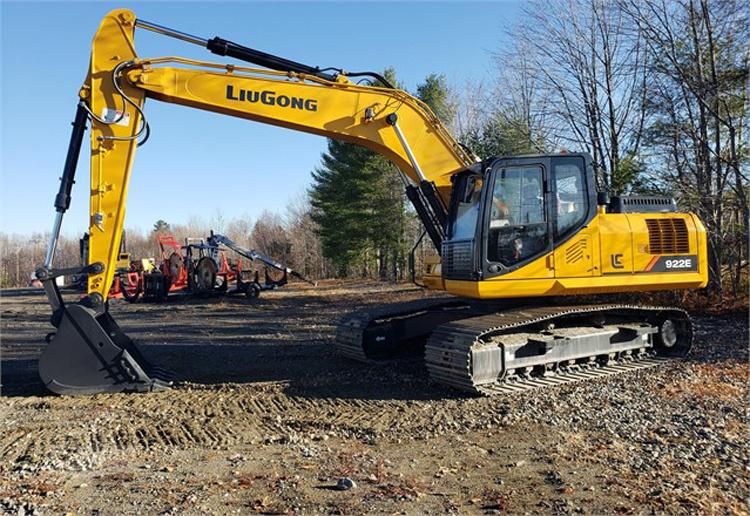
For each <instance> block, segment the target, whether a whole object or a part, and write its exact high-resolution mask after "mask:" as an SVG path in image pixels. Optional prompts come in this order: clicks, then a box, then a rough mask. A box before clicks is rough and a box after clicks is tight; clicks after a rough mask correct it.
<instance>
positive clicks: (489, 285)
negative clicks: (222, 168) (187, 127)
mask: <svg viewBox="0 0 750 516" xmlns="http://www.w3.org/2000/svg"><path fill="white" fill-rule="evenodd" d="M136 29H141V30H148V31H152V32H156V33H159V34H161V35H164V36H168V37H173V38H178V39H180V40H183V41H185V42H187V43H191V44H196V45H200V46H202V47H205V48H206V49H207V50H209V51H211V52H212V53H214V54H218V55H221V56H228V57H231V58H234V59H235V60H240V61H245V62H249V63H252V64H253V65H255V66H257V68H251V67H245V66H238V65H236V64H216V63H211V62H202V61H196V60H192V59H185V58H181V57H157V58H141V57H138V55H137V53H136V48H135V41H134V35H135V32H136ZM355 81H357V82H355ZM147 98H151V99H155V100H159V101H162V102H170V103H174V104H180V105H183V106H187V107H191V108H196V109H202V110H206V111H212V112H215V113H218V114H222V115H229V116H234V117H239V118H245V119H247V120H250V121H254V122H260V123H264V124H271V125H276V126H281V127H286V128H289V129H293V130H298V131H304V132H308V133H313V134H317V135H321V136H325V137H328V138H334V139H341V140H345V141H348V142H351V143H355V144H359V145H362V146H365V147H367V148H369V149H372V150H374V151H376V152H378V153H380V154H382V155H383V156H385V157H386V158H388V159H389V160H390V161H391V162H392V163H393V164H395V165H396V166H397V167H398V169H399V170H400V171H401V179H402V180H403V183H404V187H405V189H406V195H407V198H408V199H409V200H410V201H411V203H412V204H413V206H414V210H415V212H416V214H417V216H418V217H419V219H420V220H421V222H422V223H423V224H424V229H425V234H426V235H427V236H428V237H429V239H430V240H431V241H432V243H433V244H434V246H435V248H436V249H437V251H438V254H439V258H436V259H433V260H428V261H427V263H425V265H424V270H423V271H422V274H421V276H422V278H423V282H424V285H425V286H426V287H428V288H430V289H434V290H439V291H445V292H447V293H450V294H453V295H454V297H449V296H442V297H438V298H430V299H426V300H418V301H413V302H409V303H400V304H394V305H387V306H381V307H378V308H377V309H373V310H365V311H361V312H357V313H354V314H351V315H350V316H348V317H346V318H345V319H344V320H343V321H342V322H341V323H340V325H339V326H338V329H337V334H336V347H337V349H338V350H340V351H341V353H342V354H343V355H345V356H348V357H351V358H354V359H356V360H365V361H367V360H378V359H384V358H389V357H391V356H393V355H394V354H396V353H398V352H400V351H401V350H403V349H406V348H408V347H410V346H411V345H413V344H415V343H417V344H419V345H420V346H423V349H424V358H425V364H426V367H427V370H428V372H429V375H430V378H431V379H432V380H434V381H436V382H439V383H442V384H447V385H451V386H454V387H457V388H459V389H462V390H465V391H469V392H473V393H480V394H494V393H498V392H514V391H519V390H525V389H529V388H535V387H542V386H550V385H558V384H561V383H565V382H569V381H575V380H581V379H586V378H592V377H596V376H600V375H605V374H611V373H617V372H621V371H629V370H632V369H638V368H641V367H647V366H651V365H654V364H657V363H659V362H660V361H661V360H664V359H665V357H670V356H683V355H685V353H687V351H688V350H689V348H690V345H691V343H692V326H691V321H690V319H689V317H688V315H687V313H686V312H685V311H683V310H681V309H679V308H676V307H652V306H642V305H640V304H635V305H630V304H619V303H615V302H610V301H608V300H607V297H606V295H607V294H613V293H625V292H645V291H652V290H660V289H678V288H679V289H684V288H701V287H704V286H705V285H706V283H707V276H708V272H707V265H706V264H707V260H706V252H707V251H706V233H705V228H704V226H703V224H702V223H701V221H700V220H699V219H698V217H696V216H695V215H694V214H692V213H680V212H677V209H676V205H675V203H674V201H672V200H671V199H668V198H660V197H644V196H631V197H614V196H613V197H612V198H610V197H609V196H608V194H607V193H606V192H597V189H596V186H595V181H594V164H593V163H592V160H591V158H590V157H589V156H588V155H586V154H584V153H563V154H549V155H526V156H512V157H510V156H501V157H484V159H482V160H478V159H476V158H475V157H474V156H473V155H472V154H471V153H470V152H467V150H466V149H465V148H464V147H463V146H462V145H460V144H459V143H458V142H457V141H456V140H455V139H454V138H453V137H452V136H451V134H450V133H449V132H448V130H447V129H446V128H445V127H444V126H443V125H442V124H441V123H440V121H439V120H438V118H437V117H436V116H435V115H434V114H433V113H432V111H431V110H430V109H429V107H428V106H427V105H425V104H424V103H423V102H421V101H419V100H418V99H416V98H414V97H413V96H411V95H409V94H408V93H406V92H404V91H402V90H399V89H397V88H395V87H393V86H392V85H390V84H389V83H388V81H387V80H386V79H385V78H383V77H382V76H380V75H378V74H377V73H373V72H346V71H344V70H341V69H336V68H326V69H320V68H318V67H313V66H308V65H305V64H301V63H297V62H294V61H291V60H288V59H285V58H282V57H278V56H274V55H271V54H268V53H265V52H261V51H258V50H255V49H252V48H248V47H245V46H242V45H239V44H237V43H234V42H231V41H227V40H225V39H222V38H219V37H214V38H212V39H204V38H200V37H197V36H193V35H190V34H186V33H184V32H180V31H177V30H174V29H170V28H168V27H164V26H161V25H158V24H155V23H151V22H148V21H145V20H141V19H138V18H137V17H136V16H135V14H134V13H133V12H131V11H129V10H125V9H120V10H115V11H112V12H110V13H109V14H107V15H106V16H105V17H104V19H103V20H102V22H101V25H100V27H99V30H98V31H97V33H96V35H95V36H94V40H93V44H92V51H91V63H90V67H89V71H88V75H87V76H86V79H85V82H84V84H83V87H82V88H81V90H80V92H79V100H78V107H77V110H76V115H75V120H74V122H73V130H72V135H71V139H70V144H69V149H68V155H67V160H66V162H65V166H64V169H63V175H62V177H61V182H60V190H59V193H58V195H57V197H56V199H55V208H56V211H57V217H56V219H55V223H54V226H53V229H52V233H51V239H50V243H49V247H48V250H47V254H46V258H45V262H44V265H43V266H41V267H40V268H39V270H38V271H37V276H38V277H39V279H41V280H42V281H43V284H44V287H45V289H46V294H47V297H48V299H49V302H50V304H51V305H52V311H53V315H52V324H53V326H54V327H55V331H54V332H53V333H50V334H49V335H48V336H47V342H48V346H47V347H46V348H45V351H44V352H43V354H42V355H41V357H40V360H39V373H40V376H41V378H42V380H43V382H44V384H45V385H46V386H47V388H48V389H50V390H51V391H53V392H56V393H61V394H88V393H98V392H119V391H141V392H143V391H153V390H160V389H166V388H170V386H171V385H172V383H171V381H170V380H169V379H168V378H166V377H165V376H164V371H162V370H160V369H158V368H155V367H152V366H151V365H149V364H148V363H147V362H146V360H145V359H144V357H143V356H142V355H141V353H140V352H139V351H138V348H137V347H136V346H135V344H134V343H133V342H132V341H131V340H130V339H129V338H128V337H127V336H126V334H125V333H124V332H123V331H122V330H121V329H120V328H119V327H118V325H117V324H116V323H115V321H114V319H113V318H112V316H111V315H110V312H109V309H108V303H107V294H108V290H109V287H110V285H111V284H112V280H113V277H114V274H115V272H116V264H117V258H118V251H119V248H120V238H121V235H122V229H123V223H124V220H125V203H126V199H127V193H128V182H129V179H130V174H131V169H132V165H133V159H134V157H135V152H136V148H137V147H138V146H139V145H141V144H143V143H144V142H145V140H146V139H147V138H148V134H149V125H148V121H147V117H146V112H145V111H144V102H145V100H146V99H147ZM89 121H90V123H91V188H90V190H89V191H90V213H89V235H90V243H89V249H90V251H89V257H88V264H87V265H85V267H83V269H75V270H72V269H55V268H54V267H53V260H54V255H55V248H56V246H57V241H58V237H59V234H60V227H61V224H62V219H63V214H64V213H65V211H66V210H67V208H68V207H69V204H70V193H71V188H72V185H73V182H74V173H75V168H76V163H77V161H78V157H79V153H80V148H81V143H82V141H83V137H84V133H85V130H86V126H87V123H88V122H89ZM239 143H240V142H239V141H238V144H239ZM423 236H424V234H423ZM80 273H85V274H87V275H88V293H87V295H86V296H85V297H84V298H83V299H81V300H79V301H77V302H75V303H66V302H65V301H64V300H63V298H62V296H61V294H60V292H59V290H58V288H57V286H56V283H55V281H54V279H55V277H57V276H60V275H63V274H80ZM581 295H599V297H598V298H597V302H596V303H591V302H589V304H582V302H581V301H579V298H577V297H571V296H581ZM589 298H590V296H589Z"/></svg>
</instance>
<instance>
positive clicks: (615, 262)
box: [610, 254, 625, 269]
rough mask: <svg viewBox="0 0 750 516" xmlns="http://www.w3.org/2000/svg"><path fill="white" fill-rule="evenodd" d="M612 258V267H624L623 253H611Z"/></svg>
mask: <svg viewBox="0 0 750 516" xmlns="http://www.w3.org/2000/svg"><path fill="white" fill-rule="evenodd" d="M610 256H611V258H612V267H614V268H615V269H622V268H624V267H625V266H624V265H623V264H622V255H621V254H613V255H610Z"/></svg>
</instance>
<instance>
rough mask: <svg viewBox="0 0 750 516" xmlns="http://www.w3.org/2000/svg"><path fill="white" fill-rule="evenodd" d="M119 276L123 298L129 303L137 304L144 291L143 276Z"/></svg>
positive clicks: (122, 273)
mask: <svg viewBox="0 0 750 516" xmlns="http://www.w3.org/2000/svg"><path fill="white" fill-rule="evenodd" d="M118 276H119V278H118V279H119V280H120V292H122V297H124V298H125V300H126V301H127V302H128V303H135V302H137V301H138V299H139V298H140V297H141V292H142V291H143V285H142V283H141V275H140V274H138V273H137V272H121V273H120V274H119V275H118Z"/></svg>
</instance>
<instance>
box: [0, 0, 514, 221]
mask: <svg viewBox="0 0 750 516" xmlns="http://www.w3.org/2000/svg"><path fill="white" fill-rule="evenodd" d="M0 6H1V8H2V11H1V14H0V16H1V17H2V20H1V27H2V65H1V66H2V90H1V97H2V104H1V105H0V109H1V114H2V133H0V136H1V138H2V149H1V151H2V157H1V158H0V159H1V161H0V164H1V166H2V182H1V183H0V190H1V192H0V194H1V195H0V231H4V232H6V233H20V234H24V233H26V234H28V233H31V232H46V231H49V229H50V227H51V224H52V220H53V216H54V208H53V207H52V203H53V200H54V196H55V193H56V192H57V188H58V177H59V176H60V173H61V170H62V165H63V162H64V160H65V153H66V150H67V145H68V139H69V136H70V122H71V120H72V118H73V114H74V110H75V104H76V100H77V92H78V88H79V87H80V85H81V81H82V80H83V79H84V76H85V74H86V67H87V64H88V59H89V52H90V42H91V38H92V36H93V34H94V31H95V30H96V28H97V27H98V24H99V21H100V19H101V18H102V16H103V15H104V14H106V13H107V12H108V11H109V10H111V9H114V8H118V7H128V8H131V9H133V11H135V13H136V15H137V16H138V17H139V18H142V19H145V20H148V21H152V22H155V23H158V24H161V25H165V26H168V27H172V28H175V29H178V30H181V31H183V32H188V33H191V34H195V35H198V36H203V37H207V38H210V37H213V36H221V37H223V38H226V39H229V40H233V41H236V42H238V43H240V44H244V45H246V46H250V47H254V48H257V49H260V50H263V51H266V52H270V53H274V54H278V55H281V56H284V57H287V58H290V59H294V60H296V61H301V62H303V63H307V64H311V65H319V66H321V67H326V66H337V67H342V68H344V69H349V70H374V71H381V70H383V69H384V68H386V67H388V66H392V67H394V68H395V69H396V71H397V74H398V77H399V79H400V80H401V81H402V82H403V83H404V84H405V86H406V87H407V88H408V89H409V90H411V91H413V90H414V89H415V88H416V85H417V84H418V83H419V82H420V81H421V80H422V79H423V78H424V77H425V76H426V75H427V74H429V73H432V72H436V73H443V74H445V76H446V78H447V79H448V81H449V83H450V84H451V85H452V86H453V87H454V88H456V89H457V90H460V88H461V86H462V85H463V84H464V82H465V81H466V80H467V79H471V80H481V79H484V78H486V77H487V76H488V74H490V73H491V70H492V65H491V58H490V52H491V51H493V50H496V49H498V48H499V46H500V45H501V44H502V42H503V41H504V40H505V35H504V30H505V29H506V28H507V27H509V26H510V25H511V24H512V23H514V22H515V20H516V18H517V16H518V13H519V9H520V6H519V4H518V3H513V2H507V3H506V2H492V3H472V2H455V3H454V2H443V3H422V2H420V3H395V2H381V3H354V2H349V3H343V2H327V3H317V2H316V3H313V2H305V3H281V2H276V3H251V2H234V3H218V2H200V3H199V2H185V3H182V2H180V3H178V2H144V3H135V2H122V3H117V4H113V3H107V2H96V3H94V2H88V3H84V2H75V3H73V2H40V3H35V2H28V1H27V2H8V1H5V0H0ZM136 45H137V48H138V51H139V55H141V56H144V57H146V56H148V57H154V56H167V55H181V56H185V57H193V58H197V59H203V60H207V61H219V62H223V60H225V58H221V57H220V56H215V55H213V54H211V53H209V52H208V51H206V50H204V49H201V48H200V47H197V46H194V45H189V44H186V43H182V42H180V41H177V40H173V39H171V38H165V37H163V36H159V35H156V34H153V33H150V32H146V31H142V30H138V31H137V32H136ZM146 111H147V114H148V117H149V122H150V124H151V129H152V134H151V139H150V140H149V142H148V143H147V144H146V145H144V146H143V147H141V148H140V149H139V150H138V154H137V156H136V160H135V165H134V169H133V176H132V179H131V185H130V192H129V199H128V211H127V215H126V221H125V225H126V227H128V228H138V229H141V230H145V229H148V228H150V226H151V225H152V224H153V223H154V222H155V221H156V220H157V219H160V218H162V219H165V220H167V221H169V222H171V223H184V222H187V221H188V219H189V218H190V216H191V215H193V216H195V215H198V216H201V217H203V218H204V219H210V218H211V217H212V216H214V215H216V213H217V210H220V212H221V215H222V216H223V217H224V218H225V219H227V220H228V219H231V218H234V217H240V216H245V217H247V216H249V217H251V218H252V219H253V220H254V219H255V218H256V217H257V216H258V215H259V214H260V213H261V212H262V211H263V210H264V209H268V210H271V211H276V212H280V213H281V212H283V211H284V209H285V207H286V205H287V203H288V202H289V200H290V199H292V198H294V197H296V196H297V195H299V194H300V193H301V192H303V191H304V190H305V189H306V188H307V186H308V185H309V184H310V171H311V170H312V169H313V167H315V166H316V165H317V164H318V162H319V158H320V154H321V152H322V151H323V150H324V149H325V140H324V139H323V138H321V137H318V136H312V135H306V134H301V133H295V132H293V131H289V130H286V129H281V128H275V127H271V126H267V125H262V124H257V123H252V122H248V121H244V120H240V119H232V118H230V117H226V116H220V115H216V114H211V113H207V112H202V111H199V110H193V109H189V108H184V107H179V106H175V105H170V104H164V103H160V102H157V101H154V100H149V101H147V103H146ZM85 142H86V143H85V146H84V148H83V150H82V152H81V160H80V163H79V166H78V172H77V176H76V177H77V184H76V186H75V187H74V190H73V203H72V207H71V209H70V210H69V211H68V213H67V215H66V221H65V224H64V225H63V233H64V234H67V235H71V236H73V235H78V234H80V233H82V232H83V231H85V230H86V221H87V220H86V219H87V215H86V214H87V212H88V211H87V210H88V196H87V187H88V183H89V179H88V178H89V176H88V174H89V171H88V153H89V150H88V137H87V138H86V139H85Z"/></svg>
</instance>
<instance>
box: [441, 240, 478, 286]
mask: <svg viewBox="0 0 750 516" xmlns="http://www.w3.org/2000/svg"><path fill="white" fill-rule="evenodd" d="M473 250H474V241H473V240H465V241H457V242H450V241H449V242H443V252H442V270H443V276H444V277H446V278H449V279H471V277H472V272H473V271H474V267H473V263H474V260H473Z"/></svg>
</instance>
